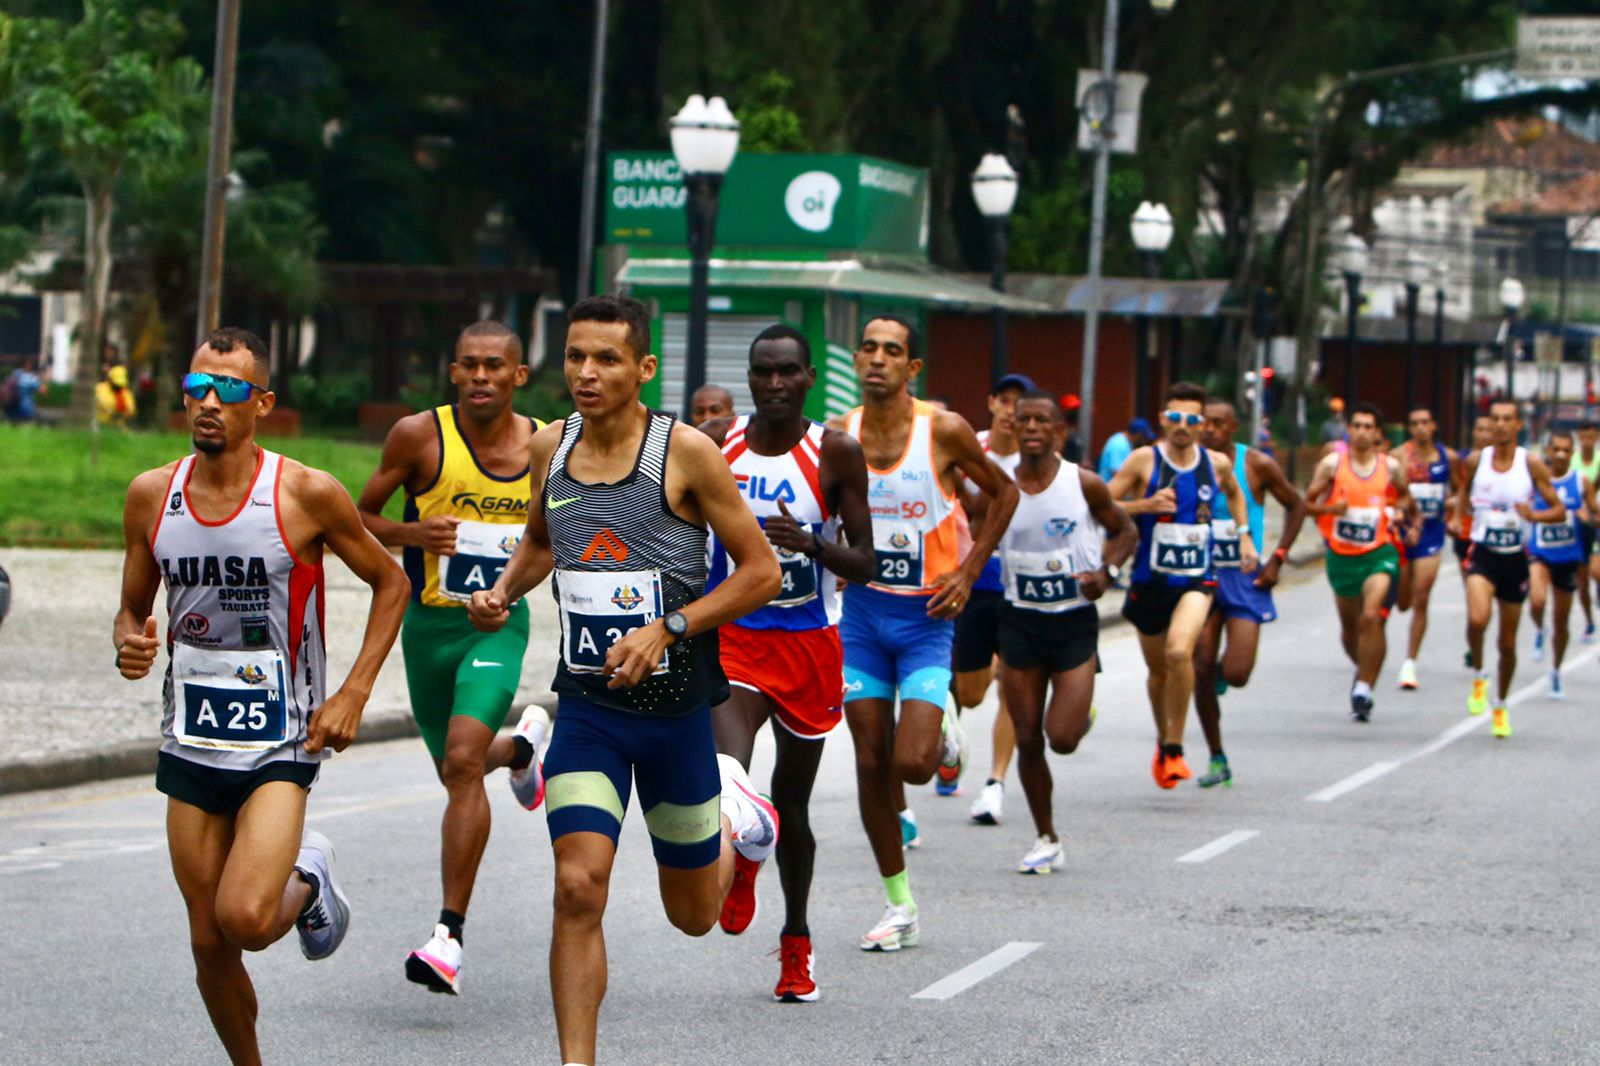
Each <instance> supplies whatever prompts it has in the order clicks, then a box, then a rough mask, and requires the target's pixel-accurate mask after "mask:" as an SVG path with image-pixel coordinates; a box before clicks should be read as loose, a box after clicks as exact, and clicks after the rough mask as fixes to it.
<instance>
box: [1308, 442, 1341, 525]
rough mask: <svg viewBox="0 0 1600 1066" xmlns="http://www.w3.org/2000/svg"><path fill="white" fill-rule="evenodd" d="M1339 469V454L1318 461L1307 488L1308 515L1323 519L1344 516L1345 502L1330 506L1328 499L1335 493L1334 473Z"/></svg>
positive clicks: (1328, 455) (1330, 454) (1326, 456)
mask: <svg viewBox="0 0 1600 1066" xmlns="http://www.w3.org/2000/svg"><path fill="white" fill-rule="evenodd" d="M1338 468H1339V456H1338V453H1337V452H1329V453H1328V454H1327V455H1324V456H1323V457H1322V458H1321V459H1319V460H1317V468H1316V470H1314V471H1312V473H1311V484H1309V485H1307V486H1306V496H1305V500H1306V513H1307V514H1311V515H1316V516H1318V517H1321V516H1322V515H1325V514H1343V513H1344V511H1345V510H1346V507H1345V505H1344V501H1343V500H1341V501H1339V504H1337V505H1330V504H1329V503H1328V497H1329V496H1331V495H1332V493H1333V473H1334V471H1335V470H1337V469H1338Z"/></svg>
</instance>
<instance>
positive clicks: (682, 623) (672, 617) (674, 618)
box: [661, 611, 689, 644]
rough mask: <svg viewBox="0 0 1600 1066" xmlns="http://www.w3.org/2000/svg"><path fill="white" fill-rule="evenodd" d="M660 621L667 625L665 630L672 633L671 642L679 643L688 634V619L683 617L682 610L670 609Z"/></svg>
mask: <svg viewBox="0 0 1600 1066" xmlns="http://www.w3.org/2000/svg"><path fill="white" fill-rule="evenodd" d="M661 622H662V624H663V625H665V626H666V627H667V632H668V633H670V634H672V642H673V643H674V644H677V643H679V642H680V641H682V640H683V638H684V637H687V636H688V635H689V619H687V618H685V617H684V615H683V612H682V611H671V612H669V613H668V614H667V615H665V616H664V617H663V618H662V619H661Z"/></svg>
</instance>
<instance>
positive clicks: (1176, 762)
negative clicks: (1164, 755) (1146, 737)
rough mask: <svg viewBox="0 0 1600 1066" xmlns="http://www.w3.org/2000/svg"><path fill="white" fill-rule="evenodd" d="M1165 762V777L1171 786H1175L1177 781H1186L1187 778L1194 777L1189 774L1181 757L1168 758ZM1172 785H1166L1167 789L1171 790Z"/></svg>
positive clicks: (1186, 764) (1187, 765)
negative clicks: (1168, 779)
mask: <svg viewBox="0 0 1600 1066" xmlns="http://www.w3.org/2000/svg"><path fill="white" fill-rule="evenodd" d="M1166 762H1167V767H1166V772H1167V776H1168V777H1169V778H1171V780H1172V785H1176V784H1177V783H1178V782H1179V781H1187V780H1189V778H1191V777H1193V776H1194V775H1193V774H1191V773H1190V772H1189V764H1188V763H1186V762H1184V761H1183V756H1182V755H1173V756H1170V757H1169V758H1168V759H1167V760H1166ZM1172 785H1168V786H1167V787H1168V788H1171V787H1172Z"/></svg>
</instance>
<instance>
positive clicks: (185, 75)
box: [0, 0, 207, 422]
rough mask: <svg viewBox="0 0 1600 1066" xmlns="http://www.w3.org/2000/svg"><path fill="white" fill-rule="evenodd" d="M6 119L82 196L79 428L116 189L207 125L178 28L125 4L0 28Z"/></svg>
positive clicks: (94, 5) (97, 1) (108, 260)
mask: <svg viewBox="0 0 1600 1066" xmlns="http://www.w3.org/2000/svg"><path fill="white" fill-rule="evenodd" d="M0 25H3V31H4V32H5V33H6V34H7V35H8V37H9V40H10V47H11V51H12V66H11V69H12V78H13V80H14V85H13V94H12V104H11V106H12V108H13V109H14V111H15V113H16V115H17V119H18V122H19V124H20V127H21V130H22V140H23V143H24V144H25V145H26V146H27V147H28V149H29V150H30V152H32V153H34V154H35V155H37V156H38V157H39V158H40V161H41V162H43V163H46V164H48V163H58V164H59V165H61V166H63V167H64V168H65V169H67V170H68V171H70V172H71V174H72V175H73V177H74V179H75V180H76V181H77V183H78V185H79V188H80V189H81V191H82V195H83V212H84V213H83V227H84V235H83V243H84V248H83V252H84V255H83V258H84V271H83V293H82V295H83V309H82V315H83V321H82V325H81V327H80V329H79V334H78V367H77V374H76V378H75V381H74V387H73V396H72V407H71V410H70V412H69V417H71V418H72V419H73V420H74V421H78V422H87V421H89V419H90V418H91V417H92V416H93V412H94V386H95V382H96V379H97V377H98V374H99V368H100V353H101V350H102V347H103V344H104V337H105V324H106V304H107V300H108V298H109V295H110V288H111V266H112V251H111V232H112V220H113V214H114V211H115V207H116V191H117V186H118V181H119V179H121V178H123V177H124V176H129V177H131V176H133V175H136V174H139V173H141V172H144V171H146V170H148V169H149V168H151V167H155V166H158V165H160V164H161V163H162V162H164V161H166V160H169V159H171V158H174V157H175V156H177V155H179V154H181V153H182V152H183V151H184V150H185V148H187V147H188V146H189V144H190V143H191V140H190V131H191V130H192V129H193V128H195V120H196V118H197V117H199V116H202V115H203V114H204V113H205V108H206V103H207V93H206V92H205V89H204V86H203V79H202V76H201V71H200V67H199V66H198V64H196V63H195V62H193V61H192V60H190V59H186V58H182V57H180V56H179V55H178V47H179V45H180V43H181V41H182V38H183V29H182V26H181V25H180V24H179V22H178V20H177V19H176V18H175V17H174V16H172V15H170V14H166V13H163V12H159V11H155V10H151V9H147V8H145V7H143V6H142V5H140V4H138V3H136V2H133V0H84V5H83V18H82V19H81V20H80V21H78V22H76V23H67V22H64V21H61V20H58V19H51V18H29V19H20V18H19V19H8V20H6V21H5V22H4V23H3V24H0Z"/></svg>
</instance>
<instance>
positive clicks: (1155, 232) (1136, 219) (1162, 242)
mask: <svg viewBox="0 0 1600 1066" xmlns="http://www.w3.org/2000/svg"><path fill="white" fill-rule="evenodd" d="M1128 228H1129V229H1130V230H1132V231H1133V246H1134V247H1135V248H1137V249H1138V250H1139V261H1140V262H1141V263H1142V264H1143V265H1144V272H1145V276H1146V277H1150V278H1156V277H1160V276H1161V257H1162V255H1164V254H1165V253H1166V250H1167V249H1168V248H1169V247H1170V246H1171V245H1172V233H1173V226H1172V212H1171V211H1168V210H1167V207H1166V205H1165V204H1153V203H1151V202H1150V201H1149V200H1146V201H1144V202H1143V203H1141V204H1140V205H1139V209H1138V210H1137V211H1135V212H1134V213H1133V218H1132V219H1131V220H1130V221H1129V223H1128ZM1134 326H1135V331H1134V363H1135V370H1134V377H1133V394H1134V395H1133V403H1134V413H1135V414H1136V415H1138V416H1139V417H1140V418H1143V417H1145V415H1146V414H1148V413H1149V408H1148V406H1147V405H1148V404H1149V402H1150V396H1149V390H1150V384H1149V378H1150V372H1149V360H1150V358H1151V353H1150V319H1149V316H1147V315H1141V316H1140V317H1139V321H1138V322H1136V323H1135V324H1134Z"/></svg>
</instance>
